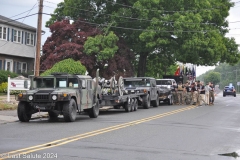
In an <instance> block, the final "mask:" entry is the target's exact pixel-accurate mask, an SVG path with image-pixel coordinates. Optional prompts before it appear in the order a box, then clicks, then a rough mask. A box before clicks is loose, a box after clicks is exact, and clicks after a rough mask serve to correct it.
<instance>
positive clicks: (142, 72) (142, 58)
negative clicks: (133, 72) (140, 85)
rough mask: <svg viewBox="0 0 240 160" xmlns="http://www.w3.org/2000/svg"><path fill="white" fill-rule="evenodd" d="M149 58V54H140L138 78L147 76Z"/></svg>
mask: <svg viewBox="0 0 240 160" xmlns="http://www.w3.org/2000/svg"><path fill="white" fill-rule="evenodd" d="M147 56H148V53H146V52H143V53H140V57H139V62H138V72H137V76H138V77H144V76H145V73H146V68H147Z"/></svg>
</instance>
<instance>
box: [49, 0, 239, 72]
mask: <svg viewBox="0 0 240 160" xmlns="http://www.w3.org/2000/svg"><path fill="white" fill-rule="evenodd" d="M65 6H67V7H65ZM216 6H217V7H216ZM232 6H233V3H231V2H230V1H229V0H223V1H217V0H194V1H188V0H179V1H177V0H128V1H122V0H121V1H118V3H115V2H114V1H109V0H101V1H100V0H65V1H64V2H63V4H61V5H59V6H58V8H57V9H56V10H55V13H56V14H58V15H59V17H62V16H63V15H64V16H65V17H66V16H67V17H69V18H70V19H73V20H77V19H78V18H82V19H84V20H85V21H87V22H90V23H91V22H93V23H97V24H99V26H101V25H102V26H106V25H108V26H107V28H108V30H109V31H113V32H114V33H115V34H116V35H117V36H118V37H122V38H124V41H125V42H126V43H127V44H128V48H131V49H132V50H133V52H134V53H135V54H136V55H137V59H138V61H137V62H138V63H135V65H136V66H135V67H136V68H138V75H139V74H140V75H139V76H144V74H145V72H146V73H147V74H148V75H149V74H156V73H158V72H162V71H154V72H152V68H153V67H152V66H153V64H155V62H156V60H155V59H154V58H153V57H152V56H151V54H153V53H155V54H157V55H159V56H157V57H159V59H161V58H163V59H164V60H168V65H166V64H165V63H164V66H167V67H168V66H169V65H174V64H175V63H176V62H177V61H179V62H182V63H192V64H196V65H210V66H213V65H216V64H218V63H219V62H221V63H224V62H225V63H229V64H235V63H237V62H238V60H239V59H240V54H238V48H237V45H236V42H235V40H234V39H230V38H226V37H225V35H226V33H228V29H227V28H228V22H227V17H228V15H229V10H230V7H232ZM86 9H87V10H88V11H91V12H84V11H83V10H86ZM178 11H179V12H178ZM109 15H111V16H109ZM130 17H131V18H130ZM54 20H55V21H56V20H57V17H56V16H55V17H54V16H52V18H51V21H52V22H53V21H54ZM89 41H90V42H89V44H88V45H86V50H87V52H88V53H93V52H101V51H104V49H102V48H101V47H102V46H101V44H100V43H99V40H98V38H96V37H95V40H94V39H90V40H89ZM111 41H114V39H111ZM94 42H96V44H95V43H94ZM111 43H112V42H111ZM104 48H105V47H104ZM107 48H108V47H107ZM110 48H111V49H107V50H106V51H104V52H105V54H104V56H102V55H101V54H100V53H99V54H100V56H99V60H102V59H105V58H108V57H111V55H112V54H113V53H114V49H112V47H110ZM105 55H107V56H106V57H105ZM159 63H162V62H161V61H159ZM156 66H157V68H159V70H160V68H161V67H159V64H156ZM147 67H150V69H149V68H147Z"/></svg>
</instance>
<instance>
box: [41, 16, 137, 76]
mask: <svg viewBox="0 0 240 160" xmlns="http://www.w3.org/2000/svg"><path fill="white" fill-rule="evenodd" d="M82 21H83V20H77V21H75V22H74V23H73V24H70V22H69V20H62V21H57V22H55V23H53V24H52V25H50V26H49V28H50V31H51V32H52V35H51V36H50V37H48V39H47V40H46V42H45V43H44V45H43V55H42V56H41V70H47V69H49V68H51V67H52V66H53V65H54V64H55V63H57V62H59V61H61V60H64V59H67V58H72V59H74V60H80V61H81V63H82V64H83V65H84V66H85V67H86V69H87V71H88V72H89V75H91V76H92V77H95V73H96V70H97V69H100V71H99V72H100V75H101V76H103V77H105V78H110V77H111V76H113V75H116V76H133V74H134V72H133V66H132V63H131V61H132V60H133V58H134V55H133V52H131V51H130V50H129V49H128V48H127V47H126V45H124V42H123V40H119V38H118V37H117V36H116V35H115V34H113V32H105V33H103V32H102V31H101V30H100V29H98V28H96V27H95V26H92V25H90V24H86V23H83V22H82ZM85 44H86V46H84V45H85ZM106 64H108V66H107V67H106Z"/></svg>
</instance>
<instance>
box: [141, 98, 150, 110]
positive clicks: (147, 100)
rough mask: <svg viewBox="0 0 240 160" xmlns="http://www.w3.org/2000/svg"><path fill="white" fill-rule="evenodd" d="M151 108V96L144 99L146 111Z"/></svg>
mask: <svg viewBox="0 0 240 160" xmlns="http://www.w3.org/2000/svg"><path fill="white" fill-rule="evenodd" d="M149 107H150V97H149V94H147V95H146V96H144V97H143V108H144V109H149Z"/></svg>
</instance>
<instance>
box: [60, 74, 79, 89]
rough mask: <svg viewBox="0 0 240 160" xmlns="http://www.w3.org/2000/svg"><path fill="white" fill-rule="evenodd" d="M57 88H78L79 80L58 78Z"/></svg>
mask: <svg viewBox="0 0 240 160" xmlns="http://www.w3.org/2000/svg"><path fill="white" fill-rule="evenodd" d="M56 87H57V88H78V80H77V78H68V77H63V78H56Z"/></svg>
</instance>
